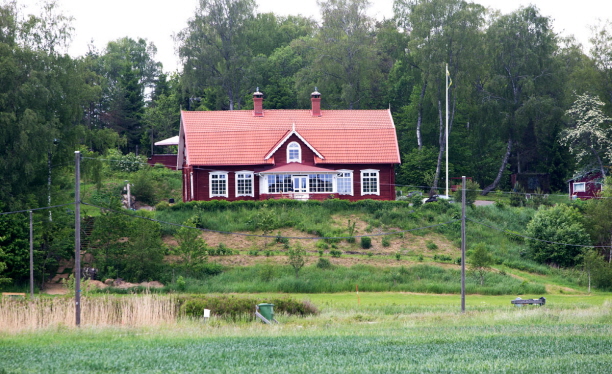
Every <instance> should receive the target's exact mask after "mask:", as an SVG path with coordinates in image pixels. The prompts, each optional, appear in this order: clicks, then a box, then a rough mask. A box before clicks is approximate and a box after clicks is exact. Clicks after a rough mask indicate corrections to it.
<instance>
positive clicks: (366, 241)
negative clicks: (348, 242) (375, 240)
mask: <svg viewBox="0 0 612 374" xmlns="http://www.w3.org/2000/svg"><path fill="white" fill-rule="evenodd" d="M370 247H372V238H370V237H369V236H362V237H361V248H363V249H370Z"/></svg>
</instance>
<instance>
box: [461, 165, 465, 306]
mask: <svg viewBox="0 0 612 374" xmlns="http://www.w3.org/2000/svg"><path fill="white" fill-rule="evenodd" d="M461 312H462V313H464V312H465V176H462V177H461Z"/></svg>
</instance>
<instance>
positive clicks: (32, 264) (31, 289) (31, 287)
mask: <svg viewBox="0 0 612 374" xmlns="http://www.w3.org/2000/svg"><path fill="white" fill-rule="evenodd" d="M49 211H51V210H49ZM32 226H33V224H32V211H31V210H30V298H33V297H34V228H33V227H32Z"/></svg>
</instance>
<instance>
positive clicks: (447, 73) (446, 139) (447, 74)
mask: <svg viewBox="0 0 612 374" xmlns="http://www.w3.org/2000/svg"><path fill="white" fill-rule="evenodd" d="M445 75H446V136H445V138H444V139H445V141H446V197H450V195H449V193H448V76H449V72H448V64H446V74H445Z"/></svg>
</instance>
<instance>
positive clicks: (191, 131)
mask: <svg viewBox="0 0 612 374" xmlns="http://www.w3.org/2000/svg"><path fill="white" fill-rule="evenodd" d="M181 122H182V126H183V130H184V134H185V144H186V158H187V163H188V164H190V165H263V164H272V163H274V158H270V159H268V160H265V159H264V157H266V155H267V154H268V153H270V151H272V150H273V148H274V147H275V146H276V145H278V143H279V142H280V141H282V139H283V138H284V137H285V136H286V135H287V134H288V133H289V132H291V131H292V130H293V129H294V126H295V131H297V132H298V133H299V134H300V135H301V136H302V137H303V138H304V139H305V140H306V141H307V142H308V143H309V144H310V145H312V147H314V148H315V149H316V150H317V151H318V152H319V153H320V154H321V155H322V156H323V159H320V158H319V157H316V159H315V161H316V163H317V164H364V163H372V164H377V163H381V164H382V163H394V164H397V163H400V158H399V148H398V145H397V137H396V134H395V125H394V124H393V120H392V118H391V113H390V111H389V110H324V111H322V116H320V117H313V116H312V115H311V113H310V110H264V115H263V117H255V116H253V111H251V110H234V111H207V112H188V111H182V112H181Z"/></svg>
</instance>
